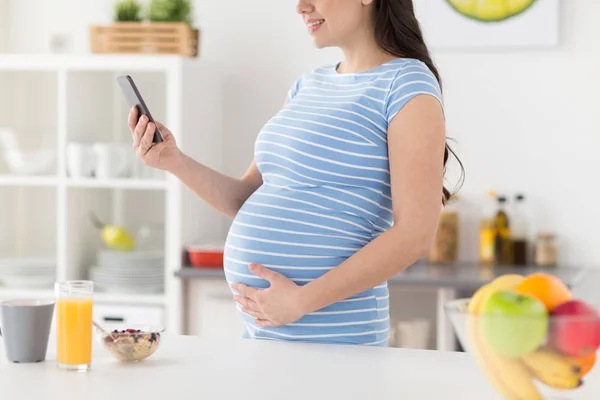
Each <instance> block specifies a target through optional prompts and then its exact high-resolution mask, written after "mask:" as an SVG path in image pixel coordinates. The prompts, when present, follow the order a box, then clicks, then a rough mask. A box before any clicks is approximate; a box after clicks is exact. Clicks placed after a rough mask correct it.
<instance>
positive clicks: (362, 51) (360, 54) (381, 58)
mask: <svg viewBox="0 0 600 400" xmlns="http://www.w3.org/2000/svg"><path fill="white" fill-rule="evenodd" d="M340 49H341V50H342V52H343V53H344V61H342V62H341V63H340V65H339V66H338V72H339V73H345V74H348V73H349V74H351V73H358V72H362V71H367V70H369V69H372V68H375V67H377V66H378V65H381V64H385V63H386V62H388V61H391V60H393V59H395V58H397V57H395V56H393V55H391V54H388V53H386V52H384V51H383V50H382V49H381V48H380V47H379V46H378V45H377V43H376V42H375V38H374V37H373V33H372V32H370V31H369V30H367V29H359V30H357V32H356V34H355V35H353V36H352V38H349V40H347V41H346V44H345V45H342V46H340Z"/></svg>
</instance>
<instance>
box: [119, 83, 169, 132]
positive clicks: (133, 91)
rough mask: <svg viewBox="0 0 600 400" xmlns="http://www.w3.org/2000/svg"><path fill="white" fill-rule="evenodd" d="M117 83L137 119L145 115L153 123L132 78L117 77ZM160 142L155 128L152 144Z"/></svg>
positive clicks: (157, 130)
mask: <svg viewBox="0 0 600 400" xmlns="http://www.w3.org/2000/svg"><path fill="white" fill-rule="evenodd" d="M117 83H118V84H119V86H120V87H121V91H122V92H123V95H124V96H125V99H126V100H127V102H128V103H129V105H130V106H131V107H133V106H136V107H137V110H138V119H139V118H140V117H141V116H142V115H146V116H147V117H148V120H149V121H150V122H154V118H152V115H151V114H150V110H149V109H148V107H147V106H146V102H144V99H143V98H142V95H141V94H140V91H139V90H138V88H137V86H136V85H135V83H134V82H133V78H131V76H129V75H123V76H119V77H118V78H117ZM155 125H156V124H155ZM162 141H163V137H162V134H161V133H160V130H159V129H158V126H157V127H156V130H155V131H154V139H153V142H154V143H160V142H162Z"/></svg>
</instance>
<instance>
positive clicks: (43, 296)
mask: <svg viewBox="0 0 600 400" xmlns="http://www.w3.org/2000/svg"><path fill="white" fill-rule="evenodd" d="M55 298H56V296H55V293H54V290H52V289H40V290H35V289H34V290H30V289H13V288H4V287H0V300H12V299H36V300H38V299H39V300H48V299H55ZM94 302H95V303H97V304H123V305H138V306H140V305H144V306H164V305H165V303H166V298H165V296H164V295H162V294H116V293H115V294H113V293H101V292H96V293H94Z"/></svg>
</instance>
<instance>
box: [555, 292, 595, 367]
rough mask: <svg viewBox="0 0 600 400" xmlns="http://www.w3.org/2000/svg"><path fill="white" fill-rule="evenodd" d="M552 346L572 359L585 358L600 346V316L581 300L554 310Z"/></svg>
mask: <svg viewBox="0 0 600 400" xmlns="http://www.w3.org/2000/svg"><path fill="white" fill-rule="evenodd" d="M550 321H551V323H550V335H549V338H548V342H549V344H550V346H552V347H554V348H555V349H556V350H558V351H560V352H562V353H563V354H565V355H568V356H571V357H584V356H587V355H589V354H590V353H593V352H595V351H596V350H597V349H598V347H599V346H600V315H599V314H598V312H597V311H596V310H595V309H594V308H593V307H591V306H590V305H588V304H586V303H585V302H583V301H581V300H570V301H567V302H565V303H563V304H561V305H559V306H557V307H556V308H554V309H553V310H552V313H551V317H550Z"/></svg>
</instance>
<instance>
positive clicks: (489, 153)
mask: <svg viewBox="0 0 600 400" xmlns="http://www.w3.org/2000/svg"><path fill="white" fill-rule="evenodd" d="M421 1H423V0H421ZM10 3H11V12H10V24H9V25H10V34H11V35H10V40H9V44H10V47H11V50H13V51H17V52H32V51H33V52H45V51H48V39H49V35H50V34H51V33H53V32H62V31H66V32H67V33H70V34H71V35H72V41H71V49H72V50H73V51H76V52H86V51H88V43H87V41H88V36H87V35H88V26H89V24H91V23H104V22H107V21H109V20H110V17H111V4H112V1H111V0H95V1H93V2H90V1H86V2H83V1H80V0H27V1H17V0H11V2H10ZM25 5H27V6H28V7H30V6H32V5H34V6H35V7H37V8H38V9H39V10H40V11H41V12H40V14H39V17H35V16H34V15H33V14H32V13H31V12H30V11H29V10H27V11H26V10H25ZM195 6H196V15H197V23H198V25H199V26H200V28H201V29H202V49H201V57H203V58H205V59H209V60H212V61H218V62H220V63H222V65H223V68H224V71H225V73H226V76H227V84H226V92H225V102H226V107H227V108H228V116H227V119H226V121H224V126H225V130H226V132H225V140H226V145H225V154H224V157H225V160H226V165H227V169H226V172H228V173H232V174H235V175H239V174H241V173H243V171H244V170H245V169H246V167H247V165H248V163H249V162H250V161H251V158H252V147H253V141H254V138H255V136H256V134H257V132H258V131H259V129H260V128H261V126H262V125H263V124H264V123H265V122H266V120H267V119H268V118H269V117H270V116H271V115H272V114H273V113H274V112H276V111H277V109H278V108H279V107H280V106H281V103H282V102H283V99H284V96H285V93H286V91H287V89H288V87H289V85H290V84H291V83H292V81H293V80H294V79H295V78H296V77H297V76H298V75H299V74H300V73H301V72H302V71H304V70H306V69H308V68H311V67H312V66H315V65H318V64H321V63H329V62H334V61H337V60H338V57H339V55H340V54H339V52H338V51H337V50H335V49H328V50H325V51H317V50H314V49H313V48H312V47H311V43H310V41H309V38H308V37H307V35H306V32H305V30H304V28H303V26H302V24H301V22H300V20H299V18H298V17H297V16H296V15H295V9H294V6H295V2H293V1H273V0H254V1H247V0H228V1H218V0H196V2H195ZM598 15H600V2H598V1H596V0H569V1H566V0H565V1H564V2H563V15H562V25H563V26H562V32H561V35H562V41H563V42H562V45H561V47H560V48H557V49H552V50H545V51H519V52H511V51H501V52H494V53H492V52H489V53H484V52H480V51H478V52H471V53H457V52H441V51H439V52H438V51H436V52H434V56H435V59H436V62H437V64H438V65H439V67H440V71H441V74H442V77H443V79H444V83H445V94H446V106H447V115H448V132H449V135H450V136H452V137H453V138H455V139H456V140H457V141H458V144H456V145H455V148H456V150H457V151H458V153H459V154H460V156H461V158H462V160H463V162H464V163H465V167H466V169H467V181H466V184H465V186H464V188H463V190H462V204H461V208H462V209H463V211H464V214H463V225H462V226H463V231H462V232H461V234H462V235H463V237H462V240H461V244H462V245H463V246H462V249H461V255H462V258H463V259H467V260H474V259H476V257H477V244H476V242H477V212H478V208H479V205H480V201H481V199H482V197H483V194H484V191H485V190H487V189H488V188H493V189H497V190H499V191H502V192H506V193H509V194H512V193H513V192H514V191H517V190H518V191H524V192H525V193H526V194H527V195H528V198H529V203H530V206H531V209H532V218H534V221H535V223H536V227H537V228H539V229H551V230H554V231H556V232H557V233H558V234H559V237H560V240H561V246H562V247H561V253H560V258H561V260H562V261H564V262H568V263H576V264H584V265H592V264H593V263H598V262H600V246H597V245H596V235H595V233H596V232H597V229H596V226H597V225H598V224H600V211H599V208H598V206H597V205H596V199H598V198H600V189H599V187H598V185H597V184H596V179H595V178H596V173H595V172H596V171H597V170H598V167H597V164H596V163H594V161H596V160H598V159H599V157H598V155H597V153H598V149H600V135H599V131H600V116H599V115H600V114H599V113H598V112H597V110H598V107H599V106H600V101H599V100H598V98H599V97H598V95H597V94H598V93H599V92H600V79H598V78H597V76H596V73H597V71H598V70H600V45H598V40H599V39H600V25H598V24H596V22H597V16H598Z"/></svg>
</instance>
